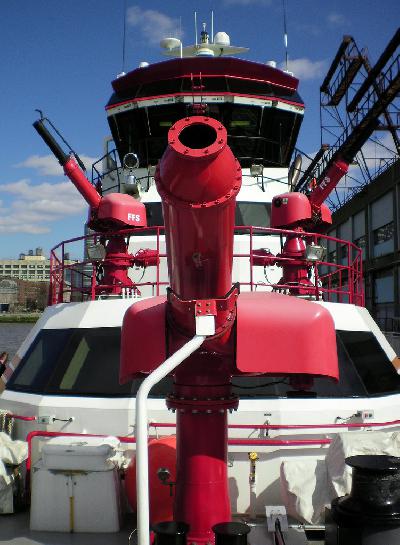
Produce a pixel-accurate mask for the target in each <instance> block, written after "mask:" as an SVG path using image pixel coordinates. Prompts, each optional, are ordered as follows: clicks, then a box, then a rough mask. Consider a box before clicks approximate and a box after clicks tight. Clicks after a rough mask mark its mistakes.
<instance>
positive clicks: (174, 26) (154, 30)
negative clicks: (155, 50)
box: [126, 6, 181, 45]
mask: <svg viewBox="0 0 400 545" xmlns="http://www.w3.org/2000/svg"><path fill="white" fill-rule="evenodd" d="M126 19H127V22H128V25H130V26H131V27H134V28H137V30H138V31H139V32H141V33H142V35H143V36H144V37H145V38H146V40H148V42H149V43H150V44H151V45H158V44H159V43H160V40H162V39H163V38H166V37H178V38H179V37H181V36H180V30H179V26H180V25H179V20H178V19H174V18H172V17H169V16H168V15H165V13H162V12H161V11H156V10H154V9H142V8H141V7H140V6H132V7H130V8H129V9H128V10H127V18H126Z"/></svg>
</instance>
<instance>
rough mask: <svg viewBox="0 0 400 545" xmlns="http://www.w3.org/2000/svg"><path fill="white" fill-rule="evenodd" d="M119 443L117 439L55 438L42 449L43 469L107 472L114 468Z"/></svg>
mask: <svg viewBox="0 0 400 545" xmlns="http://www.w3.org/2000/svg"><path fill="white" fill-rule="evenodd" d="M118 446H119V441H118V439H117V438H115V437H85V438H84V439H83V438H82V437H78V436H77V437H76V438H75V437H54V438H53V439H50V440H49V441H47V443H46V444H45V445H43V448H42V460H43V467H45V468H47V469H60V470H67V469H69V470H74V469H76V470H87V471H106V470H108V469H111V468H112V467H113V464H112V463H111V462H110V461H109V458H111V457H112V456H114V455H115V448H116V447H118Z"/></svg>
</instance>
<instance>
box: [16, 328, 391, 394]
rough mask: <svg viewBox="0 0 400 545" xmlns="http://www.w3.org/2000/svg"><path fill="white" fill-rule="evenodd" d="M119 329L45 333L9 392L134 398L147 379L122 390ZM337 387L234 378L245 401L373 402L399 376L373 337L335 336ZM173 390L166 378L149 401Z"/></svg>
mask: <svg viewBox="0 0 400 545" xmlns="http://www.w3.org/2000/svg"><path fill="white" fill-rule="evenodd" d="M120 334H121V330H120V328H119V327H112V328H93V329H86V328H85V329H51V330H42V331H40V333H39V334H38V336H37V337H36V338H35V340H34V341H33V343H32V345H31V347H30V348H29V350H28V352H27V353H26V355H25V356H24V357H23V358H22V360H21V362H20V364H19V366H18V367H17V369H16V371H15V373H14V374H13V376H12V377H11V379H10V381H9V382H8V384H7V389H9V390H15V391H23V392H28V393H36V394H50V395H64V396H95V397H121V396H123V397H130V396H135V395H136V393H137V390H138V388H139V386H140V384H141V383H142V381H143V378H138V379H135V380H133V381H131V382H129V383H127V384H125V385H122V386H121V385H120V384H119V380H118V377H119V354H120ZM336 340H337V351H338V360H339V376H340V378H339V382H335V381H333V380H330V379H328V378H322V377H321V378H315V379H314V384H313V386H312V388H311V390H310V391H306V392H301V391H300V392H299V391H296V390H294V389H293V387H292V386H291V385H290V382H289V380H288V378H287V377H274V376H270V377H246V376H241V377H234V378H233V379H232V382H233V385H234V387H233V390H234V392H235V393H237V394H239V395H240V397H241V398H257V397H258V398H261V397H262V398H274V397H283V398H285V397H317V398H330V397H339V398H343V397H369V396H376V395H387V394H393V393H399V392H400V376H399V375H398V374H397V372H396V370H395V369H394V367H393V365H392V364H391V362H390V361H389V359H388V357H387V356H386V354H385V352H384V351H383V350H382V348H381V346H380V345H379V343H378V341H377V340H376V338H375V336H374V335H373V333H371V332H365V331H337V335H336ZM171 390H172V379H171V378H170V377H168V378H167V379H164V380H163V381H161V382H160V383H159V384H158V385H157V386H155V387H154V388H153V389H152V391H151V395H150V397H156V398H163V397H165V396H166V395H167V394H168V393H170V392H171Z"/></svg>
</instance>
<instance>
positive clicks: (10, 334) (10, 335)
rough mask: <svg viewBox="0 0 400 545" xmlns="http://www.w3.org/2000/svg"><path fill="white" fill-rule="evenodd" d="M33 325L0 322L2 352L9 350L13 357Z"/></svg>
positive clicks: (0, 348) (0, 349)
mask: <svg viewBox="0 0 400 545" xmlns="http://www.w3.org/2000/svg"><path fill="white" fill-rule="evenodd" d="M33 326H34V324H2V323H0V353H1V352H3V351H4V352H8V354H9V356H10V359H11V358H12V357H13V356H14V354H15V352H16V351H17V350H18V348H19V346H20V344H21V343H22V341H23V340H24V339H25V337H26V336H27V335H28V333H29V331H30V330H31V329H32V327H33Z"/></svg>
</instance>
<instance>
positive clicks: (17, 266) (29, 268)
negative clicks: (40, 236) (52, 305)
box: [0, 248, 50, 282]
mask: <svg viewBox="0 0 400 545" xmlns="http://www.w3.org/2000/svg"><path fill="white" fill-rule="evenodd" d="M1 277H6V278H19V279H20V280H27V281H32V282H49V280H50V260H49V259H46V257H45V256H44V255H43V250H42V248H36V250H35V251H33V250H29V252H28V254H23V253H21V254H20V255H19V259H0V278H1Z"/></svg>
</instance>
